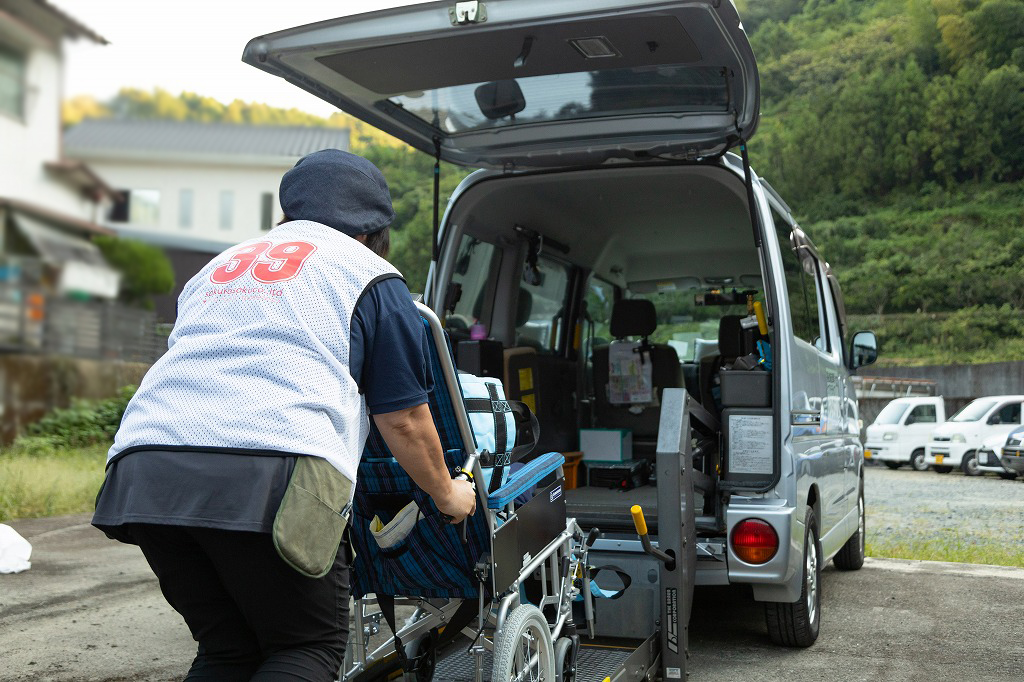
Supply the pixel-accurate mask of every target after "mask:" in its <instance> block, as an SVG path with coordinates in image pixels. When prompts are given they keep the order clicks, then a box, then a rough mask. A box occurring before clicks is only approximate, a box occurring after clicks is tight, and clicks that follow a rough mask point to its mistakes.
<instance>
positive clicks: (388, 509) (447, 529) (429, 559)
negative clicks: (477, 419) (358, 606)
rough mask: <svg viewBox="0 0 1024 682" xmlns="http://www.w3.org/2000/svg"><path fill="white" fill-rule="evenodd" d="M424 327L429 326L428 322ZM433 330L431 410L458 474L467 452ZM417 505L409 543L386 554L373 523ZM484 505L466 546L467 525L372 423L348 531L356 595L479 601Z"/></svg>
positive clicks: (485, 547) (486, 541)
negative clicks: (454, 519) (450, 514)
mask: <svg viewBox="0 0 1024 682" xmlns="http://www.w3.org/2000/svg"><path fill="white" fill-rule="evenodd" d="M423 322H424V324H425V325H426V324H427V321H426V320H424V321H423ZM427 332H428V333H427V336H428V344H427V346H428V348H429V351H428V362H429V364H430V371H431V373H432V374H433V379H434V388H433V390H432V391H431V393H430V396H429V407H430V413H431V416H432V417H433V419H434V425H435V426H436V427H437V432H438V436H439V437H440V439H441V447H442V449H443V450H444V459H445V464H446V465H447V467H448V470H449V472H451V473H452V474H453V475H454V474H455V472H456V470H457V469H458V468H459V467H461V466H462V465H463V464H464V463H465V459H466V455H467V453H466V450H465V447H464V444H463V442H462V437H461V436H460V433H459V427H458V422H457V421H456V418H455V408H454V406H453V405H452V402H451V398H450V397H449V394H448V391H447V387H446V385H445V383H444V382H445V375H444V372H443V370H442V367H441V359H440V356H439V355H438V349H437V348H436V347H435V344H434V343H433V339H432V338H431V336H430V333H429V328H428V330H427ZM446 339H447V337H446ZM444 350H445V352H447V353H448V356H449V357H451V346H450V344H448V343H446V348H445V349H444ZM456 381H458V377H457V376H456ZM459 393H460V394H461V390H460V391H459ZM472 447H475V445H472ZM411 500H415V501H416V503H417V505H418V506H419V509H420V513H421V515H422V518H421V519H420V521H419V522H418V523H417V524H416V526H415V527H414V528H413V530H412V532H410V533H409V535H408V536H407V537H406V538H405V540H402V541H400V542H399V543H398V544H396V545H393V546H392V547H389V548H387V549H382V548H381V547H380V546H379V545H378V544H377V541H376V540H375V539H374V537H373V535H372V534H371V533H370V522H371V521H372V519H373V517H374V516H377V517H379V518H380V520H381V522H382V523H384V524H386V523H388V522H389V521H390V520H391V519H392V518H393V517H394V515H395V514H396V513H397V512H398V511H399V510H401V509H402V507H404V506H405V505H406V504H408V503H409V502H410V501H411ZM480 507H481V505H479V504H478V505H477V511H476V514H475V515H473V516H471V517H469V520H468V524H467V525H468V527H467V534H466V535H467V537H466V542H465V543H463V542H462V539H461V533H460V530H461V527H459V526H452V525H450V524H448V523H445V522H444V520H443V519H442V518H441V516H440V514H439V512H438V511H437V507H435V506H434V503H433V501H432V500H431V499H430V497H429V496H428V495H427V494H426V493H424V492H423V491H422V490H420V488H419V487H418V486H416V484H415V483H413V481H412V479H411V478H410V477H409V475H408V474H407V473H406V472H405V470H404V469H402V467H401V466H399V464H398V462H397V461H395V459H394V458H393V457H392V454H391V450H390V449H389V448H388V446H387V443H385V442H384V438H383V437H382V436H381V435H380V432H379V431H378V430H377V428H376V426H375V425H374V423H373V420H372V419H371V420H370V434H369V436H368V438H367V440H366V447H365V449H364V450H363V456H362V460H361V461H360V464H359V473H358V478H357V481H356V492H355V498H354V500H353V510H352V518H351V526H350V527H351V537H352V546H353V549H354V550H355V553H356V556H355V560H354V562H353V567H352V568H353V570H352V574H353V576H352V577H353V580H352V593H353V595H354V596H356V597H362V596H363V595H365V594H368V593H375V594H385V595H391V596H410V597H430V598H442V597H447V598H455V597H475V596H476V595H477V589H478V584H477V581H476V578H475V577H474V574H473V568H474V566H475V565H476V563H477V561H478V560H479V558H480V556H481V555H482V554H483V553H484V552H486V551H489V547H490V535H489V531H488V528H487V520H486V518H485V516H484V514H486V513H487V510H485V509H481V508H480Z"/></svg>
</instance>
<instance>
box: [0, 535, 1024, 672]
mask: <svg viewBox="0 0 1024 682" xmlns="http://www.w3.org/2000/svg"><path fill="white" fill-rule="evenodd" d="M88 519H89V517H88V516H86V515H80V516H69V517H60V518H53V519H34V520H24V521H15V522H11V523H10V525H12V526H13V527H14V528H15V529H16V530H18V532H20V533H21V534H22V535H24V536H25V537H27V538H28V539H29V541H30V542H32V544H33V555H32V568H31V569H30V570H28V571H26V572H24V573H19V574H15V575H0V682H9V681H13V680H40V681H48V680H53V681H61V682H70V681H79V680H97V681H99V680H102V681H105V682H109V681H114V680H144V681H151V680H152V681H156V680H177V679H181V678H182V677H183V676H184V672H185V671H186V670H187V669H188V665H189V662H190V660H191V658H192V655H193V653H194V651H195V645H194V643H193V642H192V640H191V637H190V636H189V634H188V630H187V629H186V627H185V625H184V623H183V622H182V620H181V618H180V617H179V616H178V615H177V614H176V613H174V612H173V611H172V610H171V609H170V607H168V606H167V604H166V603H165V602H164V601H163V598H162V597H161V596H160V593H159V589H158V587H157V584H156V580H155V578H153V576H152V574H151V573H150V571H149V568H148V567H147V566H146V562H145V559H144V558H143V557H142V554H141V552H140V551H139V550H138V548H136V547H133V546H128V545H122V544H120V543H117V542H114V541H111V540H108V539H107V538H106V537H105V536H104V535H103V534H102V533H100V532H99V531H97V530H96V529H94V528H92V527H91V526H89V525H88ZM823 589H824V606H823V618H822V629H821V635H820V637H819V639H818V641H817V643H816V644H815V645H814V646H813V647H811V648H810V649H805V650H793V649H780V648H778V647H775V646H773V645H772V644H771V643H770V642H769V641H768V636H767V630H766V628H765V625H764V618H763V615H762V611H761V608H760V607H759V606H758V605H756V604H754V603H753V602H752V601H751V600H750V597H749V589H748V588H742V587H728V588H701V589H700V590H699V591H698V594H697V597H696V601H695V604H694V610H693V616H692V620H691V623H690V650H691V659H690V667H689V671H690V680H691V681H692V682H718V681H725V680H729V681H733V680H758V681H765V682H770V681H774V680H779V681H780V682H781V681H786V682H799V681H800V680H815V681H816V682H817V681H826V682H827V681H830V680H844V681H849V680H921V681H924V680H928V681H929V682H931V681H933V680H1006V681H1010V680H1014V681H1015V682H1016V681H1018V680H1020V679H1022V677H1024V638H1022V637H1021V634H1022V633H1024V625H1022V619H1021V616H1022V613H1024V609H1022V604H1024V569H1013V568H1002V567H997V566H977V565H969V564H946V563H936V562H919V561H901V560H879V559H874V560H873V559H869V560H868V561H867V563H866V564H865V566H864V568H863V569H862V570H860V571H857V572H853V573H841V572H839V571H836V570H835V569H834V568H832V567H831V566H829V567H828V568H826V570H825V572H824V576H823ZM580 682H584V681H582V680H581V681H580Z"/></svg>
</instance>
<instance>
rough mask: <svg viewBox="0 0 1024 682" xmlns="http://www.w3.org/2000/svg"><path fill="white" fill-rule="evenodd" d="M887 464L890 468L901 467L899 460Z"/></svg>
mask: <svg viewBox="0 0 1024 682" xmlns="http://www.w3.org/2000/svg"><path fill="white" fill-rule="evenodd" d="M885 466H887V467H889V468H890V469H899V468H900V463H899V462H886V463H885Z"/></svg>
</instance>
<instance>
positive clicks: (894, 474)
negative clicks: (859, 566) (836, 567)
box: [864, 466, 1024, 558]
mask: <svg viewBox="0 0 1024 682" xmlns="http://www.w3.org/2000/svg"><path fill="white" fill-rule="evenodd" d="M864 498H865V504H866V507H867V527H868V533H867V542H868V545H869V548H868V551H869V553H870V554H872V555H874V556H879V554H878V553H872V552H871V546H874V547H875V548H878V549H884V548H885V547H891V546H894V545H902V544H906V543H914V544H919V543H922V542H933V541H936V540H943V539H956V540H957V541H959V542H960V543H962V544H965V545H973V546H980V547H982V548H984V547H985V546H992V547H993V548H995V549H1000V550H1002V549H1007V548H1012V547H1017V548H1020V547H1022V546H1024V523H1022V522H1021V519H1022V518H1024V517H1022V515H1021V512H1022V510H1024V479H1017V480H1014V481H1004V480H1002V479H1001V478H998V477H997V476H995V475H994V474H987V475H984V476H977V477H970V476H964V475H963V474H961V473H960V472H953V473H949V474H937V473H935V472H934V471H912V470H910V469H908V468H901V469H897V470H895V471H892V470H890V469H887V468H883V467H878V466H869V467H867V468H866V469H865V471H864ZM939 531H948V532H946V533H942V532H939ZM881 556H884V554H882V555H881ZM916 558H924V557H916Z"/></svg>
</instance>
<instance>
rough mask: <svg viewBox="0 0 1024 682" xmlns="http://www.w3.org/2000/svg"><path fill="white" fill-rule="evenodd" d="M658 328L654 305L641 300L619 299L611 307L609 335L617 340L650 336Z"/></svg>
mask: <svg viewBox="0 0 1024 682" xmlns="http://www.w3.org/2000/svg"><path fill="white" fill-rule="evenodd" d="M657 327H658V316H657V313H655V311H654V304H653V303H652V302H650V301H648V300H647V299H643V298H620V299H619V300H618V301H615V305H614V306H613V307H612V321H611V333H612V336H614V337H615V338H617V339H621V338H624V337H626V336H643V337H646V336H650V335H651V334H653V333H654V330H655V329H656V328H657Z"/></svg>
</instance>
